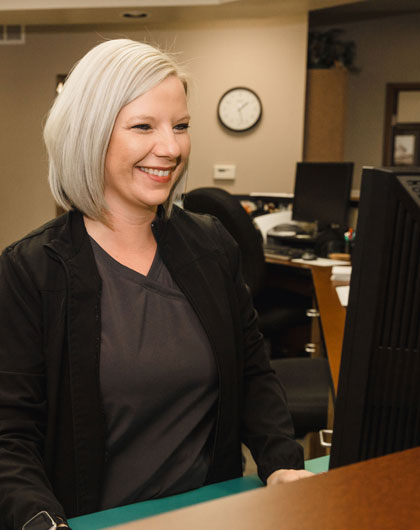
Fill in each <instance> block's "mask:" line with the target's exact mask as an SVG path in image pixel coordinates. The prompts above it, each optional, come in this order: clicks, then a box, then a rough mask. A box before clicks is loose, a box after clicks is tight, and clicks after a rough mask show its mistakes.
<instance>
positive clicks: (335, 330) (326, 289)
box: [266, 257, 348, 396]
mask: <svg viewBox="0 0 420 530" xmlns="http://www.w3.org/2000/svg"><path fill="white" fill-rule="evenodd" d="M266 262H267V263H268V264H270V265H269V266H271V267H275V268H278V271H277V276H278V280H277V282H276V285H277V286H279V287H289V288H290V289H292V290H294V291H296V292H298V293H300V294H312V295H313V296H314V297H315V299H316V303H317V307H318V310H319V313H320V318H321V330H322V336H323V342H324V346H325V351H326V355H327V358H328V362H329V365H330V370H331V379H332V382H333V390H334V396H335V395H336V394H337V386H338V376H339V372H340V362H341V348H342V343H343V336H344V325H345V320H346V309H345V308H344V307H343V306H342V305H341V304H340V300H339V299H338V295H337V292H336V290H335V287H336V286H337V285H346V283H345V282H332V281H331V280H330V276H331V267H318V266H316V265H309V264H306V263H295V262H293V261H286V260H281V259H278V258H277V259H276V258H275V257H269V258H268V257H266ZM293 269H294V272H295V273H296V272H298V274H293V275H290V274H287V272H288V271H289V272H290V271H291V270H293ZM282 272H283V274H282ZM305 273H306V276H305ZM273 276H274V275H273ZM347 283H348V282H347Z"/></svg>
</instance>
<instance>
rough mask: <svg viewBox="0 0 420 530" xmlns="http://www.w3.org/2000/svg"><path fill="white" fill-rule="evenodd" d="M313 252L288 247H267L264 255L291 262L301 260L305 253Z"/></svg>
mask: <svg viewBox="0 0 420 530" xmlns="http://www.w3.org/2000/svg"><path fill="white" fill-rule="evenodd" d="M308 251H309V252H313V250H311V249H307V248H295V247H289V246H287V245H265V246H264V254H273V255H275V256H276V257H278V258H280V259H285V260H290V259H298V258H301V257H302V255H303V254H304V253H305V252H308Z"/></svg>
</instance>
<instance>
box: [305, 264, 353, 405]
mask: <svg viewBox="0 0 420 530" xmlns="http://www.w3.org/2000/svg"><path fill="white" fill-rule="evenodd" d="M311 271H312V280H313V283H314V288H315V297H316V302H317V307H318V310H319V313H320V318H321V329H322V335H323V339H324V345H325V350H326V354H327V358H328V363H329V365H330V371H331V378H332V382H333V387H334V395H335V396H336V395H337V387H338V376H339V373H340V362H341V348H342V345H343V336H344V326H345V321H346V308H345V307H343V306H342V305H341V303H340V300H339V299H338V295H337V291H336V290H335V288H336V286H337V285H345V283H343V282H341V283H339V282H332V281H331V280H330V276H331V267H317V266H316V265H313V266H312V267H311Z"/></svg>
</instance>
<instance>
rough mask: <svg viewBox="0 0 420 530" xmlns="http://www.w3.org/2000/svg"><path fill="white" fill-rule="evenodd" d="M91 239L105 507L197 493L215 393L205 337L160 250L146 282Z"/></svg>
mask: <svg viewBox="0 0 420 530" xmlns="http://www.w3.org/2000/svg"><path fill="white" fill-rule="evenodd" d="M91 242H92V247H93V251H94V255H95V259H96V262H97V266H98V270H99V274H100V276H101V278H102V297H101V322H102V331H101V355H100V382H101V390H102V394H103V402H104V407H105V417H106V423H107V462H106V472H105V483H104V488H103V495H102V503H101V509H107V508H112V507H114V506H121V505H125V504H130V503H133V502H138V501H141V500H146V499H151V498H156V497H163V496H167V495H173V494H176V493H181V492H182V491H187V490H189V489H193V488H197V487H200V486H202V485H203V483H204V481H205V478H206V474H207V471H208V465H209V461H210V454H209V443H208V441H209V437H210V434H211V432H212V429H213V427H214V422H215V414H216V410H215V409H216V401H217V392H218V381H217V371H216V365H215V360H214V357H213V354H212V351H211V347H210V344H209V341H208V338H207V335H206V334H205V332H204V329H203V327H202V325H201V323H200V321H199V320H198V317H197V315H196V314H195V312H194V311H193V309H192V307H191V305H190V304H189V302H188V300H187V299H186V298H185V296H184V294H183V293H182V292H181V291H180V289H179V288H178V286H177V285H176V284H175V283H174V281H173V280H172V277H171V275H170V273H169V271H168V270H167V268H166V267H165V265H164V263H163V261H162V260H161V258H160V257H159V253H158V252H156V255H155V258H154V261H153V264H152V266H151V268H150V271H149V273H148V274H147V276H144V275H142V274H139V273H138V272H136V271H134V270H132V269H130V268H128V267H125V266H124V265H122V264H120V263H119V262H118V261H116V260H115V259H113V258H112V257H111V256H110V255H109V254H107V253H106V252H105V251H104V250H103V249H102V248H101V247H100V246H99V245H98V244H97V243H96V242H95V241H94V240H93V239H92V238H91Z"/></svg>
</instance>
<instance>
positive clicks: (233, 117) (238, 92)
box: [217, 87, 262, 132]
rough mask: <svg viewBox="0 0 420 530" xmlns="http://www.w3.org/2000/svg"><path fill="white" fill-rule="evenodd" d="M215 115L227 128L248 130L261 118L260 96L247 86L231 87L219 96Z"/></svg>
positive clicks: (238, 130)
mask: <svg viewBox="0 0 420 530" xmlns="http://www.w3.org/2000/svg"><path fill="white" fill-rule="evenodd" d="M217 115H218V117H219V120H220V122H221V123H222V125H224V126H225V127H226V128H227V129H229V130H231V131H236V132H244V131H248V130H249V129H251V128H252V127H254V126H255V125H256V124H257V123H258V122H259V121H260V119H261V115H262V105H261V101H260V98H259V97H258V96H257V94H256V93H255V92H254V91H253V90H250V89H249V88H243V87H237V88H231V89H230V90H228V91H227V92H225V93H224V94H223V96H222V97H221V98H220V101H219V106H218V108H217Z"/></svg>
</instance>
